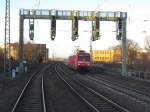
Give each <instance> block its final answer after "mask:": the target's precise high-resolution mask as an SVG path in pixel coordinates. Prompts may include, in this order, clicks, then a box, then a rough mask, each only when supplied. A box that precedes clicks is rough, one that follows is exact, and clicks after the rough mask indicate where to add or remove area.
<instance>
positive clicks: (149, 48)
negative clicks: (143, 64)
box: [145, 36, 150, 52]
mask: <svg viewBox="0 0 150 112" xmlns="http://www.w3.org/2000/svg"><path fill="white" fill-rule="evenodd" d="M145 50H146V51H147V52H150V36H147V37H146V38H145Z"/></svg>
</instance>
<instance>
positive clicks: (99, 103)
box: [55, 65, 129, 112]
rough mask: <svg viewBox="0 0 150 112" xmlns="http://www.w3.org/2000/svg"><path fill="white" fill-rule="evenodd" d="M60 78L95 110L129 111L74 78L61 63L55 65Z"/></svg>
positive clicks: (110, 111) (108, 111)
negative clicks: (62, 67) (63, 68)
mask: <svg viewBox="0 0 150 112" xmlns="http://www.w3.org/2000/svg"><path fill="white" fill-rule="evenodd" d="M55 70H56V72H57V74H58V76H59V77H60V79H61V80H62V81H63V82H65V84H66V85H67V86H69V88H70V89H71V90H72V91H73V92H74V93H75V94H76V95H77V96H78V97H80V99H82V100H83V101H84V102H85V103H86V104H87V105H88V106H89V107H90V108H91V109H92V110H93V111H94V112H129V110H127V109H126V108H124V107H122V106H120V105H118V104H117V103H115V102H113V101H111V100H109V99H108V98H106V97H104V96H103V95H102V94H100V93H98V92H96V91H95V90H93V89H92V88H89V87H88V86H86V85H84V84H83V83H81V82H79V81H75V80H72V79H71V78H70V77H69V76H68V75H67V74H68V73H66V72H65V71H64V70H62V69H61V67H60V65H57V66H56V67H55Z"/></svg>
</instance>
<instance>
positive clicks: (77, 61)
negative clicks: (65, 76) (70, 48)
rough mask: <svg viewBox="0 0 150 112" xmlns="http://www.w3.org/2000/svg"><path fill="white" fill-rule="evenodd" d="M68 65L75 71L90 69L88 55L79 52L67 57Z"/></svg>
mask: <svg viewBox="0 0 150 112" xmlns="http://www.w3.org/2000/svg"><path fill="white" fill-rule="evenodd" d="M68 64H69V66H70V67H71V68H73V69H75V70H79V69H89V68H90V67H91V57H90V53H86V52H85V51H82V50H80V51H78V52H77V53H75V54H74V55H72V56H69V59H68Z"/></svg>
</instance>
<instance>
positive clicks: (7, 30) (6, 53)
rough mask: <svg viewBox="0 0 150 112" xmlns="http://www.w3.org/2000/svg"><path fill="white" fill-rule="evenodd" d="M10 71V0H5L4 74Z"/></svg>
mask: <svg viewBox="0 0 150 112" xmlns="http://www.w3.org/2000/svg"><path fill="white" fill-rule="evenodd" d="M7 65H8V66H9V70H10V0H6V7H5V39H4V72H6V67H7Z"/></svg>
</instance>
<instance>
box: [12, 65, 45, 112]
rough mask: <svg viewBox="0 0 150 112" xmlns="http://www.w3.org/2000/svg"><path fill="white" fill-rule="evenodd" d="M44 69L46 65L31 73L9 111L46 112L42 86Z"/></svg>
mask: <svg viewBox="0 0 150 112" xmlns="http://www.w3.org/2000/svg"><path fill="white" fill-rule="evenodd" d="M45 69H46V67H45V68H43V69H42V71H40V72H36V73H35V74H33V75H32V77H31V78H30V79H29V81H28V82H27V83H26V85H25V86H24V88H23V90H22V92H21V93H20V95H19V97H18V98H17V100H16V102H15V103H14V106H13V108H12V110H11V112H46V105H45V96H44V94H45V93H44V86H43V73H44V71H45Z"/></svg>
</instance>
